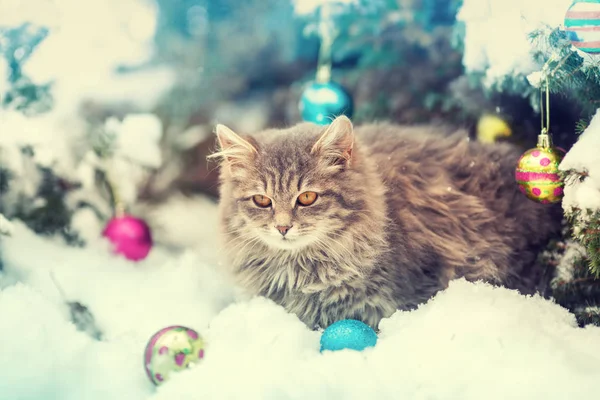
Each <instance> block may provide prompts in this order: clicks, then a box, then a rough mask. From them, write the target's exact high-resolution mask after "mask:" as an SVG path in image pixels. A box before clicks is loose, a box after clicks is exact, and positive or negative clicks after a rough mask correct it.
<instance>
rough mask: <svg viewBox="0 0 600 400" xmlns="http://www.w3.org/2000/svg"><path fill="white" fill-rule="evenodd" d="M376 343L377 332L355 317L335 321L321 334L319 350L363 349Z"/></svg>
mask: <svg viewBox="0 0 600 400" xmlns="http://www.w3.org/2000/svg"><path fill="white" fill-rule="evenodd" d="M376 343H377V334H376V333H375V331H374V330H373V328H371V327H370V326H369V325H367V324H365V323H363V322H361V321H357V320H355V319H344V320H341V321H337V322H335V323H333V324H331V325H329V326H328V327H327V329H325V330H324V331H323V334H322V335H321V351H324V350H331V351H336V350H343V349H352V350H359V351H360V350H364V349H365V348H367V347H373V346H375V344H376Z"/></svg>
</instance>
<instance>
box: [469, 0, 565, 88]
mask: <svg viewBox="0 0 600 400" xmlns="http://www.w3.org/2000/svg"><path fill="white" fill-rule="evenodd" d="M571 3H572V0H503V1H496V0H464V1H463V4H462V7H461V9H460V11H459V13H458V15H457V20H458V21H461V22H463V23H464V24H465V38H464V54H463V65H464V66H465V69H466V70H467V71H469V72H483V73H485V77H486V80H485V83H486V84H487V85H490V86H491V85H493V84H495V83H498V82H501V81H502V80H503V79H504V77H505V76H507V75H525V76H526V75H529V74H530V73H532V72H535V71H536V70H539V69H540V67H541V66H540V65H537V64H536V63H535V62H534V60H533V57H532V54H531V52H532V50H533V48H534V45H533V43H532V42H531V40H530V39H529V35H530V34H531V33H533V32H534V31H536V30H538V29H542V30H545V31H548V30H551V29H554V28H556V27H557V26H560V25H562V24H563V22H564V17H565V13H566V12H567V9H568V8H569V6H570V5H571Z"/></svg>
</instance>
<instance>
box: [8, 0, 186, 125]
mask: <svg viewBox="0 0 600 400" xmlns="http://www.w3.org/2000/svg"><path fill="white" fill-rule="evenodd" d="M0 10H2V12H1V13H0V26H6V27H16V26H19V25H20V24H23V23H31V24H35V25H37V26H42V27H46V28H48V29H49V30H50V32H49V35H48V37H47V38H46V39H44V40H43V41H42V42H41V43H40V45H39V46H38V47H37V48H36V50H35V51H34V52H33V54H32V55H31V58H30V59H29V60H28V61H27V62H26V63H25V65H24V69H23V70H24V73H25V74H27V75H28V76H29V77H30V78H31V79H32V80H33V81H34V82H36V83H40V84H41V83H44V82H49V81H53V82H54V83H55V85H54V86H53V94H54V95H55V97H56V98H57V99H58V100H57V102H56V110H55V112H57V113H58V112H60V113H61V114H69V113H71V112H74V111H75V110H76V108H77V106H78V105H79V103H80V102H81V101H82V100H83V99H87V98H96V95H100V96H99V97H102V98H103V99H109V98H110V100H120V101H125V100H128V101H131V102H135V103H144V104H145V105H146V106H147V105H150V104H152V102H155V101H156V100H157V94H160V93H164V91H165V90H167V89H168V88H170V87H171V86H172V84H173V82H174V79H175V77H174V75H173V72H172V71H170V70H168V69H166V68H159V67H155V68H152V69H149V70H147V71H145V72H144V73H143V74H141V75H140V74H138V73H136V74H131V76H127V75H128V74H125V75H124V74H118V73H116V68H118V67H119V66H124V65H132V66H136V65H141V64H144V63H146V62H148V61H150V59H151V57H152V55H153V51H154V50H153V38H154V34H155V31H156V25H157V14H158V10H157V6H156V3H155V2H154V1H151V0H91V1H89V0H88V1H85V2H82V1H79V0H42V1H40V0H0ZM115 10H118V12H115ZM136 80H137V81H138V82H135V81H136ZM140 80H143V81H141V82H139V81H140ZM131 82H135V84H134V86H132V84H131ZM127 83H130V84H129V86H130V87H123V85H124V84H127ZM133 89H136V90H133ZM107 91H110V92H109V93H106V92H107Z"/></svg>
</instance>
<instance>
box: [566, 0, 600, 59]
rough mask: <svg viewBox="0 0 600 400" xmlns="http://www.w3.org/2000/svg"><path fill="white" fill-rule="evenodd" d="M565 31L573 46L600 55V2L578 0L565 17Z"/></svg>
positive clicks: (596, 0) (597, 0) (595, 0)
mask: <svg viewBox="0 0 600 400" xmlns="http://www.w3.org/2000/svg"><path fill="white" fill-rule="evenodd" d="M565 30H566V32H567V36H568V38H569V40H570V41H571V43H573V46H575V47H576V48H577V49H578V50H581V51H584V52H586V53H590V54H597V53H600V0H576V1H574V2H573V4H571V7H569V9H568V10H567V14H566V15H565Z"/></svg>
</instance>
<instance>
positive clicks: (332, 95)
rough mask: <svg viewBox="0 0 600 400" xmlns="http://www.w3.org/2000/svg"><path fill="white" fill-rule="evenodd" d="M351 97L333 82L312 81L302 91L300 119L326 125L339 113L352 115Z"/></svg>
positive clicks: (349, 116)
mask: <svg viewBox="0 0 600 400" xmlns="http://www.w3.org/2000/svg"><path fill="white" fill-rule="evenodd" d="M353 107H354V105H353V102H352V97H350V95H349V94H348V92H346V90H345V89H344V88H343V87H342V86H341V85H339V84H337V83H335V82H331V81H329V82H324V83H320V82H313V83H311V84H310V85H309V86H308V87H307V88H306V89H305V90H304V92H303V93H302V97H301V98H300V114H301V115H302V119H303V120H304V121H307V122H312V123H315V124H318V125H328V124H330V123H331V121H333V120H334V119H335V117H338V116H340V115H342V114H343V115H346V116H347V117H348V118H351V117H352V112H353Z"/></svg>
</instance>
